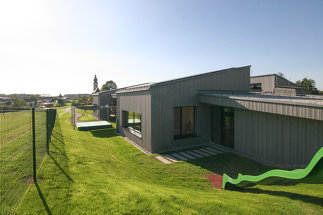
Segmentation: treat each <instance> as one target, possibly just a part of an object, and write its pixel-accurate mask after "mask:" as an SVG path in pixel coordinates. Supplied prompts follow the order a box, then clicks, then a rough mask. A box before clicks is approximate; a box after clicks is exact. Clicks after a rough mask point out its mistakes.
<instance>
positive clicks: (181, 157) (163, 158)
mask: <svg viewBox="0 0 323 215" xmlns="http://www.w3.org/2000/svg"><path fill="white" fill-rule="evenodd" d="M220 153H223V152H222V151H220V150H219V149H216V148H213V147H211V146H210V147H205V148H199V149H191V150H185V151H184V150H183V151H181V152H176V153H169V154H164V155H158V156H156V159H157V160H159V161H160V162H162V163H165V164H171V163H174V162H177V161H187V160H193V159H198V158H204V157H210V156H214V155H217V154H220Z"/></svg>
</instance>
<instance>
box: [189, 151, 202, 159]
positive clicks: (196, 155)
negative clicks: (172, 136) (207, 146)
mask: <svg viewBox="0 0 323 215" xmlns="http://www.w3.org/2000/svg"><path fill="white" fill-rule="evenodd" d="M186 153H187V154H190V155H193V156H195V157H197V158H202V157H204V155H200V154H197V153H195V152H193V151H186Z"/></svg>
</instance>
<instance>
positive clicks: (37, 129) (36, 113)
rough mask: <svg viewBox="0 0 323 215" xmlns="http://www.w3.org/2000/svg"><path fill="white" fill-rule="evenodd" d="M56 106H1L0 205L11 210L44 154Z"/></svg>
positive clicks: (7, 211)
mask: <svg viewBox="0 0 323 215" xmlns="http://www.w3.org/2000/svg"><path fill="white" fill-rule="evenodd" d="M55 118H56V110H52V109H50V110H43V109H28V108H11V107H10V108H8V107H1V108H0V143H1V145H0V154H1V156H0V173H1V177H0V183H1V191H0V207H1V214H12V213H14V211H15V206H16V205H17V202H18V201H19V199H20V197H21V196H22V195H23V194H24V192H25V191H26V189H27V187H28V185H29V184H31V183H34V182H36V179H37V178H36V171H37V168H38V167H39V165H40V164H41V162H42V160H43V159H44V157H45V155H46V154H47V153H48V146H49V145H48V144H49V141H50V137H51V133H52V130H53V128H54V123H55Z"/></svg>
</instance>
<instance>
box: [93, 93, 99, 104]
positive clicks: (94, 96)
mask: <svg viewBox="0 0 323 215" xmlns="http://www.w3.org/2000/svg"><path fill="white" fill-rule="evenodd" d="M93 105H96V106H99V105H100V103H99V95H93Z"/></svg>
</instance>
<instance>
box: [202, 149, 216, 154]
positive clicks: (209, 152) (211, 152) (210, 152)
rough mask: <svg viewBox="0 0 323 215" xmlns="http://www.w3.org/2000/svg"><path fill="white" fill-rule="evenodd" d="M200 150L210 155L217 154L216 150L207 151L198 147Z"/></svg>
mask: <svg viewBox="0 0 323 215" xmlns="http://www.w3.org/2000/svg"><path fill="white" fill-rule="evenodd" d="M200 150H201V151H202V152H205V153H208V154H211V155H217V154H218V153H217V152H214V151H209V150H207V149H200Z"/></svg>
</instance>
